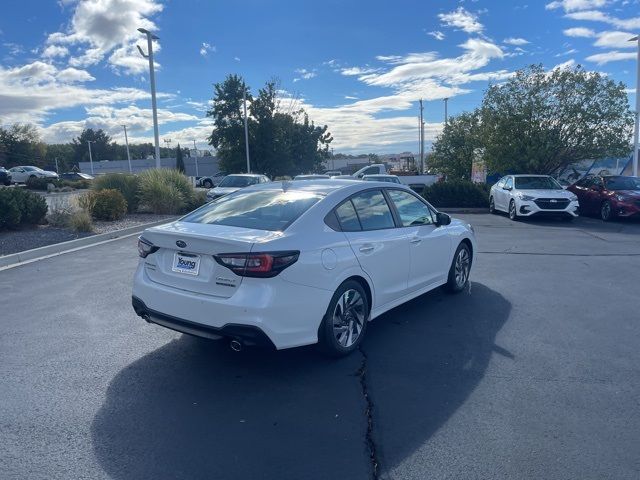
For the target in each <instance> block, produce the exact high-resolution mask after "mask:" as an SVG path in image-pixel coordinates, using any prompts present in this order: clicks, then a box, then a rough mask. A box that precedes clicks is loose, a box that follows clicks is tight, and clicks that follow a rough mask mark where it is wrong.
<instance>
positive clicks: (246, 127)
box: [242, 82, 251, 173]
mask: <svg viewBox="0 0 640 480" xmlns="http://www.w3.org/2000/svg"><path fill="white" fill-rule="evenodd" d="M246 89H247V87H246V86H245V84H244V82H243V83H242V105H243V108H244V147H245V151H246V152H247V173H251V162H250V161H249V125H248V123H247V94H246Z"/></svg>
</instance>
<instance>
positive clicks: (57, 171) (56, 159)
mask: <svg viewBox="0 0 640 480" xmlns="http://www.w3.org/2000/svg"><path fill="white" fill-rule="evenodd" d="M54 160H55V161H56V173H60V171H59V170H58V157H56V158H55V159H54Z"/></svg>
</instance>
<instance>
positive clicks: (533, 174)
mask: <svg viewBox="0 0 640 480" xmlns="http://www.w3.org/2000/svg"><path fill="white" fill-rule="evenodd" d="M511 176H512V177H515V178H520V177H551V175H540V174H536V173H532V174H531V175H529V174H527V173H521V174H518V175H511Z"/></svg>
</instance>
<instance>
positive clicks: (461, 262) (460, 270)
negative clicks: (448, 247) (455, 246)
mask: <svg viewBox="0 0 640 480" xmlns="http://www.w3.org/2000/svg"><path fill="white" fill-rule="evenodd" d="M470 267H471V259H470V257H469V251H468V250H467V249H466V248H462V249H460V251H459V252H458V256H457V257H456V264H455V267H454V274H455V279H456V285H457V286H458V288H461V287H463V286H464V285H465V284H466V283H467V280H468V279H469V270H470Z"/></svg>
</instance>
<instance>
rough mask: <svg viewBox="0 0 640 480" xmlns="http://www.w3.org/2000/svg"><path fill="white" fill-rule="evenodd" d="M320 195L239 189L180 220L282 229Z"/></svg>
mask: <svg viewBox="0 0 640 480" xmlns="http://www.w3.org/2000/svg"><path fill="white" fill-rule="evenodd" d="M321 198H322V195H319V194H317V193H312V192H300V191H287V192H283V191H281V190H261V191H257V192H246V191H245V192H243V191H240V192H236V193H232V194H231V195H227V196H224V197H221V198H219V199H218V200H215V201H213V202H211V203H208V204H206V205H204V206H202V207H200V208H199V209H198V210H196V211H194V212H192V213H190V214H188V215H186V216H185V217H183V218H182V219H181V221H182V222H190V223H207V224H210V225H229V226H232V227H243V228H255V229H258V230H272V231H282V230H284V229H285V228H287V227H288V226H289V225H291V224H292V223H293V222H294V221H295V220H296V219H297V218H298V217H299V216H300V215H302V214H303V213H304V212H306V211H307V210H308V209H309V208H311V207H312V206H313V205H314V204H315V203H316V202H318V200H320V199H321Z"/></svg>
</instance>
